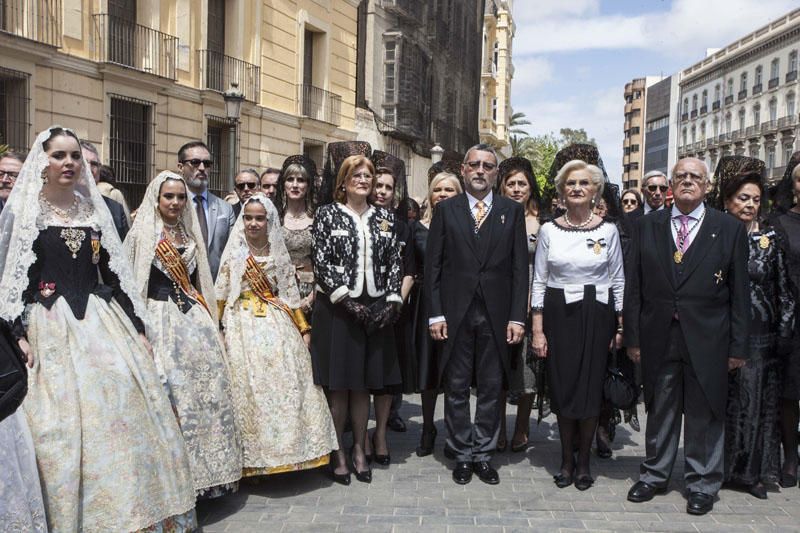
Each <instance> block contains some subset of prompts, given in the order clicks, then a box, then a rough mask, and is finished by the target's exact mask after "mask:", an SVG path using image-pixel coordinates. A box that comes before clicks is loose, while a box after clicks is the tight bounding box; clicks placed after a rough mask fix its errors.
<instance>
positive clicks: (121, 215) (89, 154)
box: [81, 141, 130, 241]
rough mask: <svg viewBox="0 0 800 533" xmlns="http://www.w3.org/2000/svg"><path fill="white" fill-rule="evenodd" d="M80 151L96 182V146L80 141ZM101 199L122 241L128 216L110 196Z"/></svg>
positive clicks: (97, 176) (120, 205) (98, 159)
mask: <svg viewBox="0 0 800 533" xmlns="http://www.w3.org/2000/svg"><path fill="white" fill-rule="evenodd" d="M81 152H82V154H83V159H84V161H86V164H87V165H89V171H90V172H91V173H92V177H93V178H94V182H95V183H97V182H98V181H99V180H100V164H101V163H100V154H99V153H98V151H97V147H96V146H95V145H94V144H92V143H90V142H89V141H81ZM103 201H104V202H105V203H106V206H107V207H108V210H109V211H110V212H111V219H112V220H113V222H114V227H115V228H116V229H117V234H119V239H120V240H121V241H124V240H125V236H126V235H128V230H129V229H130V227H129V226H128V216H127V215H126V214H125V208H124V207H122V204H120V203H119V202H117V201H115V200H112V199H111V198H108V197H107V196H103Z"/></svg>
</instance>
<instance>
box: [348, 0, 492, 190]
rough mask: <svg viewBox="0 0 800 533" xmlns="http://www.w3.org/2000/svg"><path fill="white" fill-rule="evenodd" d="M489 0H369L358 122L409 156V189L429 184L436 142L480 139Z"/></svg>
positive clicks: (452, 148) (377, 141)
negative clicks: (485, 2) (483, 48)
mask: <svg viewBox="0 0 800 533" xmlns="http://www.w3.org/2000/svg"><path fill="white" fill-rule="evenodd" d="M483 7H484V5H483V0H431V1H424V0H362V2H361V3H360V6H359V8H358V51H357V56H358V61H357V62H358V70H357V72H358V75H357V79H358V82H357V88H356V105H357V109H356V129H357V131H358V138H359V139H361V140H365V141H368V142H369V143H370V144H371V145H372V147H373V149H380V150H384V151H386V152H389V153H391V154H394V155H396V156H398V157H400V158H401V159H403V160H404V161H405V162H406V170H407V173H408V177H409V191H410V193H411V194H412V195H413V196H416V197H421V196H424V195H425V192H426V190H427V170H428V167H429V166H430V165H431V152H430V151H431V148H432V147H433V146H434V144H435V143H436V144H439V145H440V146H441V147H442V148H443V149H444V150H445V157H453V158H456V157H460V156H459V154H463V152H464V151H465V150H466V149H467V148H469V147H470V146H472V145H473V144H475V143H477V142H478V138H479V137H478V109H479V94H480V83H481V44H482V43H481V36H482V34H483V20H484V17H483Z"/></svg>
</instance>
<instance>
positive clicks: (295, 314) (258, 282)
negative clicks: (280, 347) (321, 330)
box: [244, 254, 311, 334]
mask: <svg viewBox="0 0 800 533" xmlns="http://www.w3.org/2000/svg"><path fill="white" fill-rule="evenodd" d="M244 275H245V277H246V278H247V281H248V283H250V288H251V290H252V292H253V294H255V295H256V296H257V297H258V298H259V299H260V300H261V301H262V302H265V303H267V304H269V305H272V306H274V307H276V308H278V309H280V310H281V311H283V312H284V313H286V314H287V315H289V318H291V319H292V322H294V325H295V326H297V329H298V331H300V334H304V333H307V332H308V331H310V330H311V327H310V326H309V325H308V322H306V319H305V316H304V315H303V312H302V311H301V310H300V309H296V310H294V311H292V309H290V308H289V306H288V305H286V304H285V303H283V301H281V300H280V299H279V298H276V297H275V293H274V292H273V290H272V286H271V285H270V283H269V280H268V279H267V276H266V274H264V271H263V270H261V267H260V266H259V265H258V263H257V262H256V260H255V258H254V257H253V256H252V254H251V255H248V256H247V260H246V261H245V268H244Z"/></svg>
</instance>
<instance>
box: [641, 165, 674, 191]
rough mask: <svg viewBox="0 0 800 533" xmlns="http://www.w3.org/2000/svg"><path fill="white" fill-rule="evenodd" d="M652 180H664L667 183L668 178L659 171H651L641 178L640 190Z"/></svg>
mask: <svg viewBox="0 0 800 533" xmlns="http://www.w3.org/2000/svg"><path fill="white" fill-rule="evenodd" d="M652 178H664V179H665V180H667V181H669V178H668V177H667V175H666V174H664V173H663V172H661V171H660V170H651V171H650V172H648V173H647V174H645V175H644V177H643V178H642V189H644V188H645V187H647V182H648V181H650V180H651V179H652Z"/></svg>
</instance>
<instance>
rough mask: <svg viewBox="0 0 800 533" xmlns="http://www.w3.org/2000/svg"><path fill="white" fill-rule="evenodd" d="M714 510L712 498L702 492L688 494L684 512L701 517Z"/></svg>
mask: <svg viewBox="0 0 800 533" xmlns="http://www.w3.org/2000/svg"><path fill="white" fill-rule="evenodd" d="M713 508H714V497H713V496H711V495H709V494H703V493H702V492H690V493H689V498H687V502H686V512H687V513H689V514H695V515H702V514H706V513H707V512H709V511H711V510H712V509H713Z"/></svg>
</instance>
